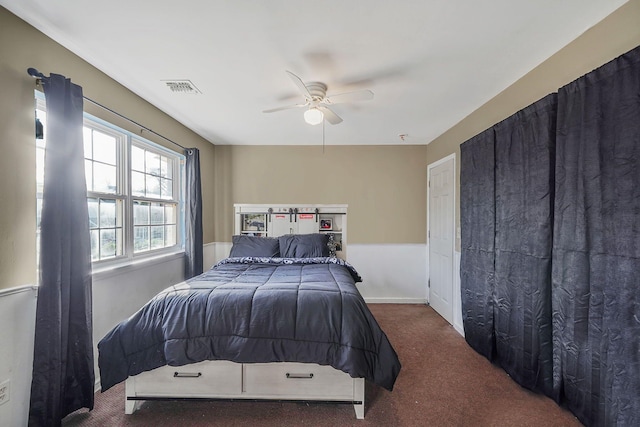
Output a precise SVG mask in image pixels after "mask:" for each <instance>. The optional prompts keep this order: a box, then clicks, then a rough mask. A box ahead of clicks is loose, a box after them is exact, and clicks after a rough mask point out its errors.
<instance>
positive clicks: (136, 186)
mask: <svg viewBox="0 0 640 427" xmlns="http://www.w3.org/2000/svg"><path fill="white" fill-rule="evenodd" d="M131 194H132V195H134V196H144V195H145V191H144V174H143V173H140V172H131Z"/></svg>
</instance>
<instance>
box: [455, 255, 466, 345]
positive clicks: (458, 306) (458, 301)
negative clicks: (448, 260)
mask: <svg viewBox="0 0 640 427" xmlns="http://www.w3.org/2000/svg"><path fill="white" fill-rule="evenodd" d="M453 262H454V266H453V327H454V328H455V330H456V331H458V333H459V334H460V335H462V336H464V326H463V324H462V292H461V290H460V252H458V251H454V253H453Z"/></svg>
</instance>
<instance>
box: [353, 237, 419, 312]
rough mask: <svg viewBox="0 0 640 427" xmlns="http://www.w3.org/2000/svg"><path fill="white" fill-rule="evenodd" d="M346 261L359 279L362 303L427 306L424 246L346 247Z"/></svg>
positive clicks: (382, 245)
mask: <svg viewBox="0 0 640 427" xmlns="http://www.w3.org/2000/svg"><path fill="white" fill-rule="evenodd" d="M347 261H348V262H349V263H350V264H351V265H353V266H354V267H355V268H356V270H357V271H358V273H360V276H362V283H359V284H358V289H359V290H360V293H361V294H362V296H363V297H364V299H365V301H367V302H371V303H408V304H425V303H426V301H427V246H426V245H424V244H366V245H365V244H349V245H348V247H347Z"/></svg>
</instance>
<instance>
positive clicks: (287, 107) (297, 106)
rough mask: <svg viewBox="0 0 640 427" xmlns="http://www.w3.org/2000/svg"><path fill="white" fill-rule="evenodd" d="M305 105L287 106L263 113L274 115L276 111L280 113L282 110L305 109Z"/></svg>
mask: <svg viewBox="0 0 640 427" xmlns="http://www.w3.org/2000/svg"><path fill="white" fill-rule="evenodd" d="M306 106H307V104H295V105H287V106H285V107H276V108H271V109H269V110H263V111H262V112H263V113H275V112H276V111H282V110H289V109H291V108H300V107H306Z"/></svg>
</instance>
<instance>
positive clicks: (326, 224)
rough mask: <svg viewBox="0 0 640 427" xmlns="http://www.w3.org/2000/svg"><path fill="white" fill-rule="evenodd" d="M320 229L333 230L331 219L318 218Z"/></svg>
mask: <svg viewBox="0 0 640 427" xmlns="http://www.w3.org/2000/svg"><path fill="white" fill-rule="evenodd" d="M320 230H323V231H331V230H333V220H332V219H330V218H325V219H320Z"/></svg>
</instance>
